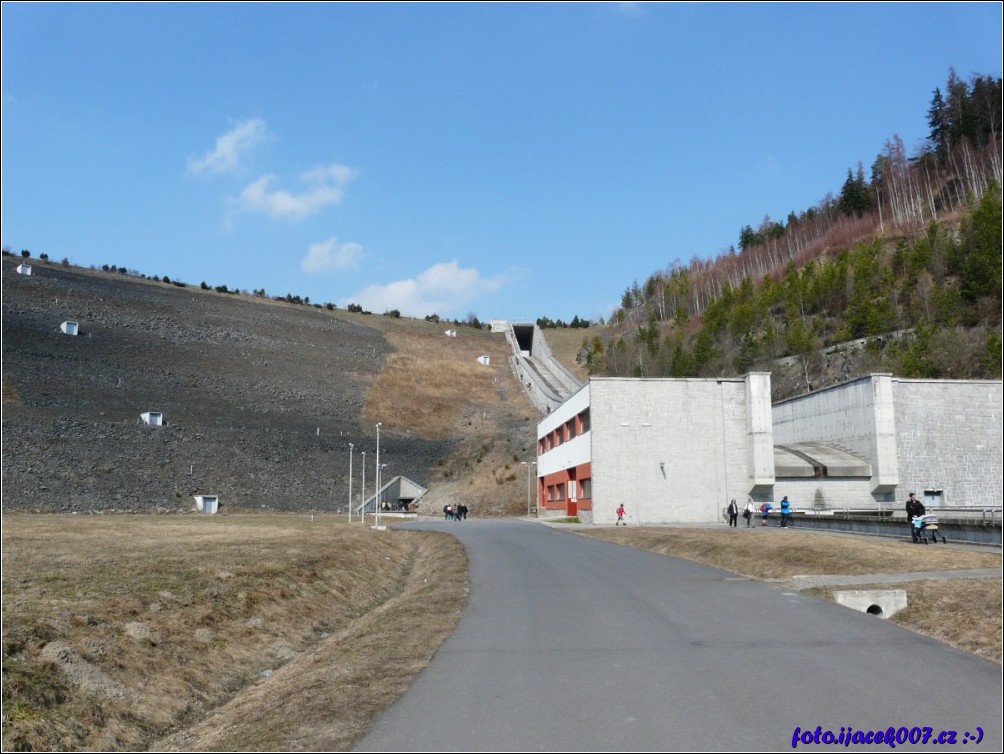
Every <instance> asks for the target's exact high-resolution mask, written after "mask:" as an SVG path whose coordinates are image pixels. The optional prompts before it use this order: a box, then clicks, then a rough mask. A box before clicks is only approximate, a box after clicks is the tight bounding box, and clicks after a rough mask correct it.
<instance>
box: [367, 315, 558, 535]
mask: <svg viewBox="0 0 1004 754" xmlns="http://www.w3.org/2000/svg"><path fill="white" fill-rule="evenodd" d="M356 316H362V315H356ZM362 321H363V322H365V323H366V324H369V325H371V326H378V327H379V328H380V329H381V330H382V331H383V332H384V334H385V335H386V337H387V340H388V341H389V342H390V343H391V345H393V346H394V348H395V351H394V353H392V354H391V355H390V356H388V358H387V363H386V365H385V366H384V369H383V371H382V372H381V373H380V375H379V376H378V377H377V378H376V380H375V381H374V383H373V385H372V387H371V388H370V390H369V392H368V393H367V397H366V404H365V406H364V407H363V421H364V423H365V424H368V425H370V426H372V425H374V424H376V422H378V421H379V422H382V423H383V425H384V428H383V431H384V432H390V433H395V432H396V433H398V434H400V435H403V436H418V437H423V438H426V439H445V438H452V439H453V440H454V443H453V447H452V450H451V452H450V453H449V454H448V455H447V456H446V457H444V458H443V459H441V463H440V466H439V467H438V468H437V469H435V470H434V474H433V480H432V481H433V482H434V484H433V485H432V490H431V491H430V493H429V494H428V495H427V496H426V498H424V499H423V502H422V505H421V510H422V511H423V512H425V513H434V512H436V511H437V510H439V509H441V508H442V506H443V505H445V504H446V503H452V504H456V503H459V502H465V503H466V504H467V505H468V507H470V509H471V514H472V515H474V516H486V515H507V514H513V513H519V512H520V511H521V510H523V511H525V509H526V475H525V470H524V469H523V467H522V466H520V463H519V462H520V461H531V460H533V459H534V458H535V457H536V456H535V450H534V444H535V439H536V420H537V416H538V415H537V411H536V409H534V407H533V405H532V404H531V403H530V401H529V399H528V398H527V397H526V394H525V393H523V391H522V390H521V389H520V388H519V386H518V385H517V383H516V382H515V381H514V380H513V379H512V372H511V369H510V366H509V356H510V354H511V349H510V348H509V344H508V341H507V340H506V339H505V336H504V335H502V334H498V333H490V332H488V331H487V330H475V329H472V328H467V327H460V328H457V329H458V330H459V337H457V338H447V337H446V336H445V335H444V334H443V331H444V330H446V329H448V327H450V326H448V325H444V324H439V325H432V324H430V323H427V322H416V321H413V320H398V319H394V318H389V317H373V316H372V315H371V316H369V317H364V318H363V319H362ZM483 354H487V355H488V356H489V357H490V364H489V366H483V365H481V364H479V363H478V361H477V359H478V357H479V356H481V355H483Z"/></svg>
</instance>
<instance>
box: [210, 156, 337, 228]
mask: <svg viewBox="0 0 1004 754" xmlns="http://www.w3.org/2000/svg"><path fill="white" fill-rule="evenodd" d="M355 177H356V171H355V170H353V169H352V168H348V167H345V166H344V165H336V164H332V165H327V166H322V167H317V168H314V169H312V170H308V171H307V172H305V173H303V174H302V175H301V176H300V181H301V182H302V183H305V184H306V188H305V189H304V190H303V191H302V192H300V193H299V194H294V193H291V192H289V191H286V190H285V189H273V188H272V185H273V184H274V183H275V175H273V174H271V173H269V174H268V175H263V176H262V177H261V178H259V179H258V180H256V181H254V182H252V183H249V184H248V185H247V186H245V187H244V190H243V191H241V193H240V196H238V197H237V198H236V199H232V200H231V202H230V203H231V206H233V207H234V208H235V209H237V210H239V211H242V212H252V213H258V214H264V215H269V216H270V217H276V218H288V219H290V220H302V219H303V218H305V217H308V216H309V215H313V214H316V213H317V212H320V211H321V210H322V209H323V208H324V207H326V206H328V205H329V204H338V202H340V201H341V200H342V196H343V195H344V194H345V187H346V186H347V185H348V184H349V183H350V182H351V181H352V179H353V178H355Z"/></svg>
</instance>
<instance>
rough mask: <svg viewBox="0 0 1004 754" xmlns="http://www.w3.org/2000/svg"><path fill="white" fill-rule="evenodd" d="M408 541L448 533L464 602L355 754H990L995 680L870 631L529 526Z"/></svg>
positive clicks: (966, 660)
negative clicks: (460, 562) (464, 565)
mask: <svg viewBox="0 0 1004 754" xmlns="http://www.w3.org/2000/svg"><path fill="white" fill-rule="evenodd" d="M411 527H415V528H435V529H440V530H444V529H445V530H448V531H451V532H453V533H454V534H456V535H457V537H458V538H459V539H460V541H461V542H462V543H463V545H464V547H465V549H466V551H467V555H468V557H469V559H470V575H469V578H470V588H471V593H470V598H469V602H468V605H467V608H466V610H465V611H464V615H463V617H462V619H461V621H460V623H459V625H458V627H457V630H456V631H455V632H454V634H453V636H451V637H450V638H449V639H447V640H446V642H445V643H444V644H443V646H442V647H441V648H440V649H439V651H438V653H437V654H436V656H435V657H434V658H433V660H432V662H431V664H430V665H429V666H428V667H427V668H426V670H425V671H423V673H422V674H421V675H419V677H418V678H417V680H416V681H415V683H414V684H413V685H412V686H411V688H410V689H409V690H408V691H407V692H406V693H405V694H404V696H402V697H401V699H400V700H398V702H397V703H396V704H395V705H393V706H392V707H391V708H390V709H389V710H388V711H387V712H386V713H384V715H383V716H381V717H380V718H379V719H378V721H377V722H376V723H375V724H374V726H373V727H372V728H371V730H370V731H369V733H368V734H367V735H366V736H365V737H364V738H362V739H361V740H360V741H359V742H358V744H357V746H356V750H357V751H734V750H735V751H751V750H772V751H777V750H786V751H790V750H792V738H793V734H794V732H795V729H796V728H800V729H801V730H802V731H808V732H809V736H810V737H812V739H813V740H812V742H811V743H803V742H801V741H799V742H798V744H797V748H798V749H800V750H804V749H809V750H812V749H821V750H828V749H829V750H832V749H834V748H841V749H842V748H844V747H843V746H842V745H840V744H838V743H834V744H830V745H825V744H823V743H818V744H817V743H815V739H814V736H815V731H816V726H821V732H820V741H824V740H826V731H832V733H833V735H834V736H835V737H837V740H839V736H840V735H841V732H842V729H843V732H844V735H847V729H848V728H850V729H851V734H854V733H858V732H860V735H866V734H867V733H869V732H871V731H883V739H884V737H885V732H886V731H887V729H888V728H889V727H890V726H892V727H893V728H895V729H897V730H898V729H899V728H901V727H902V728H905V729H906V730H905V731H903V734H904V737H908V736H909V734H910V729H912V728H917V729H918V730H917V732H916V733H914V734H913V735H914V736H915V737H916V736H920V737H921V740H923V737H924V735H925V734H926V733H927V731H926V730H925V728H930V729H931V734H930V739H928V743H927V745H923V744H922V743H918V744H916V745H911V744H910V743H906V744H903V745H900V744H898V743H897V744H896V745H895V750H897V751H899V750H916V749H928V750H930V749H932V748H933V749H934V750H938V749H946V748H947V749H949V750H960V749H961V750H965V751H986V752H992V751H1000V750H1001V743H1002V737H1001V728H1002V726H1001V718H1002V708H1001V701H1002V699H1001V688H1002V684H1001V669H1000V667H998V666H996V665H994V664H992V663H989V662H986V661H983V660H979V659H977V658H975V657H972V656H970V655H967V654H965V653H963V652H959V651H956V650H954V649H951V648H949V647H947V646H944V645H942V644H939V643H938V642H935V641H933V640H930V639H926V638H924V637H922V636H918V635H916V634H913V633H911V632H909V631H906V630H904V629H901V628H899V627H897V626H895V625H893V624H892V623H889V622H887V621H884V620H881V619H880V618H876V617H874V616H870V615H866V614H864V613H857V612H854V611H852V610H849V609H847V608H844V607H840V606H838V605H836V604H833V603H829V602H825V601H822V600H818V599H814V598H811V597H808V596H805V595H800V594H798V593H795V592H791V591H788V590H786V589H785V588H783V587H780V586H776V585H771V584H765V583H760V582H755V581H749V580H745V579H742V578H739V577H736V576H733V575H731V574H728V573H726V572H724V571H719V570H716V569H713V568H708V567H705V566H701V565H697V564H694V563H690V562H688V561H684V560H678V559H675V558H668V557H664V556H659V555H654V554H651V553H646V552H642V551H639V550H634V549H631V548H627V547H621V546H618V545H613V544H609V543H606V542H600V541H596V540H593V539H588V538H586V537H580V536H575V535H573V534H569V533H567V532H562V531H556V530H554V529H552V528H549V527H546V526H542V525H540V524H536V523H531V522H525V521H512V520H509V521H473V520H468V521H464V522H452V521H443V522H418V523H415V524H411V525H409V528H411ZM442 577H443V578H461V577H462V575H460V574H448V573H444V574H442ZM416 630H421V627H420V626H416ZM977 727H980V728H982V730H983V739H982V741H981V742H980V743H976V742H975V741H974V740H972V739H973V737H975V736H976V735H977ZM943 730H944V731H956V735H955V744H954V745H953V744H951V743H947V737H943V740H945V741H946V742H945V743H940V744H938V743H932V741H937V739H938V737H939V735H940V734H941V733H942V731H943ZM967 734H968V737H967ZM850 748H867V749H871V750H879V751H882V750H887V751H891V750H893V749H892V748H890V746H889V745H887V744H886V743H884V742H883V743H880V744H875V743H873V744H871V745H867V744H862V745H860V746H855V745H852V746H851V747H850Z"/></svg>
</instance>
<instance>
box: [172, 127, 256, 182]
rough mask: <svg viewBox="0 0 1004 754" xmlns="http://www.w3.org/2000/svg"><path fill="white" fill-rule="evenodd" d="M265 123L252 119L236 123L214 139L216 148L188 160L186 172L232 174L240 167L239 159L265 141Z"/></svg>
mask: <svg viewBox="0 0 1004 754" xmlns="http://www.w3.org/2000/svg"><path fill="white" fill-rule="evenodd" d="M266 136H267V131H266V129H265V121H263V120H262V119H261V118H252V119H251V120H246V121H244V122H242V123H238V124H237V125H236V126H235V127H234V128H233V129H231V130H230V131H227V132H226V133H225V134H223V135H222V136H220V137H219V138H217V139H216V147H215V148H214V149H213V150H212V151H211V152H207V153H206V155H205V156H203V157H199V158H196V157H189V158H188V172H189V173H194V174H196V175H199V174H201V173H232V172H234V171H235V170H238V169H239V168H240V167H241V158H242V157H243V156H244V155H246V154H247V153H249V152H250V151H251V150H252V149H254V148H255V147H256V146H258V145H259V144H260V143H261V142H262V141H264V140H265V137H266Z"/></svg>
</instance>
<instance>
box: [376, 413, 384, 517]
mask: <svg viewBox="0 0 1004 754" xmlns="http://www.w3.org/2000/svg"><path fill="white" fill-rule="evenodd" d="M382 426H383V422H377V425H376V433H377V451H376V453H377V454H376V489H375V490H374V492H375V493H376V497H377V501H376V525H377V527H379V526H380V427H382Z"/></svg>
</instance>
